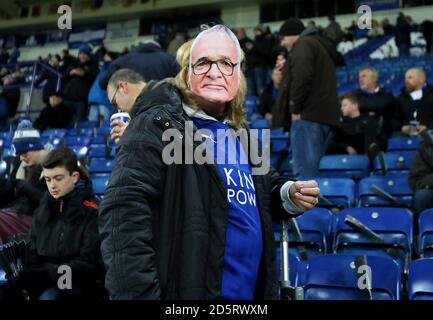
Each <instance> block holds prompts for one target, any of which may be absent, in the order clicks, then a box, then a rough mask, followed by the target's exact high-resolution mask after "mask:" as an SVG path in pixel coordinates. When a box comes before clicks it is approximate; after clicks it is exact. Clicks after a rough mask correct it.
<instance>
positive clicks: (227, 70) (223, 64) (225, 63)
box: [192, 59, 238, 76]
mask: <svg viewBox="0 0 433 320" xmlns="http://www.w3.org/2000/svg"><path fill="white" fill-rule="evenodd" d="M214 63H215V64H216V65H217V67H218V70H219V71H220V72H221V73H222V74H223V75H226V76H231V75H232V74H233V70H234V68H235V67H236V66H237V65H238V64H237V63H233V62H231V61H230V60H228V59H219V60H207V59H200V60H199V61H197V62H196V63H194V64H193V65H192V71H193V72H194V74H195V75H196V76H199V75H202V74H205V73H208V72H209V70H210V68H212V65H213V64H214Z"/></svg>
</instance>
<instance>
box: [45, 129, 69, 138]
mask: <svg viewBox="0 0 433 320" xmlns="http://www.w3.org/2000/svg"><path fill="white" fill-rule="evenodd" d="M66 132H67V130H66V129H60V128H50V129H45V130H44V131H43V132H42V134H41V137H48V138H50V139H53V138H63V137H65V136H66Z"/></svg>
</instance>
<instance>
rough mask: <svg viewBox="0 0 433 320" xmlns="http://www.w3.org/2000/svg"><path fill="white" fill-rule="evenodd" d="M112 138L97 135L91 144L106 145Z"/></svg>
mask: <svg viewBox="0 0 433 320" xmlns="http://www.w3.org/2000/svg"><path fill="white" fill-rule="evenodd" d="M109 138H110V137H108V136H107V135H97V136H95V137H92V140H91V142H90V143H91V144H92V145H106V144H107V141H108V139H109Z"/></svg>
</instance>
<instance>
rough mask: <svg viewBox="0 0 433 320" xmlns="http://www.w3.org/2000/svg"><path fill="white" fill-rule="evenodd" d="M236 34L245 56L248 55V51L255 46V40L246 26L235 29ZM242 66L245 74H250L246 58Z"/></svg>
mask: <svg viewBox="0 0 433 320" xmlns="http://www.w3.org/2000/svg"><path fill="white" fill-rule="evenodd" d="M235 34H236V38H238V41H239V44H240V46H241V49H242V51H243V52H244V54H245V56H247V52H248V51H249V50H250V49H251V48H252V47H253V40H251V38H249V37H248V36H247V33H246V31H245V29H244V28H237V29H236V30H235ZM241 68H242V71H243V72H244V73H245V74H248V66H247V63H246V62H245V60H244V61H243V62H242V66H241Z"/></svg>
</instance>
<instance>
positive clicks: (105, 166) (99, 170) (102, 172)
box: [89, 158, 114, 178]
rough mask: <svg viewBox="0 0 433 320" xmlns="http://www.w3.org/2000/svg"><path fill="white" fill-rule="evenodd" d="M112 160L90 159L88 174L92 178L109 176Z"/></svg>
mask: <svg viewBox="0 0 433 320" xmlns="http://www.w3.org/2000/svg"><path fill="white" fill-rule="evenodd" d="M113 162H114V160H110V159H109V160H106V159H99V158H94V159H93V158H91V159H90V165H89V172H90V175H91V176H92V178H94V177H97V176H109V175H110V174H111V170H112V167H113Z"/></svg>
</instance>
